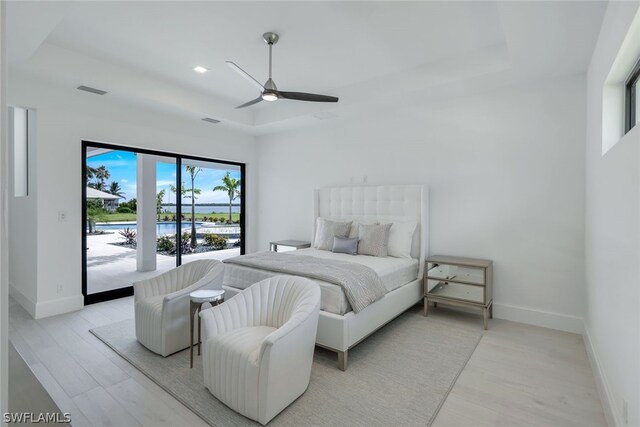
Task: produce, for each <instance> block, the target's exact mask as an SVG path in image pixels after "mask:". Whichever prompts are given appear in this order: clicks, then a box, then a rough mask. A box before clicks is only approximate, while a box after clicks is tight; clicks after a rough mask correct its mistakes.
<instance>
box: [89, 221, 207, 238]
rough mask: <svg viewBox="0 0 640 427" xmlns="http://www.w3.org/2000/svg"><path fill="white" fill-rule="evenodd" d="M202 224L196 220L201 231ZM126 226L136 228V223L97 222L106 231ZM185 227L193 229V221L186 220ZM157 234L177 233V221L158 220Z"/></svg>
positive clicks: (183, 223)
mask: <svg viewBox="0 0 640 427" xmlns="http://www.w3.org/2000/svg"><path fill="white" fill-rule="evenodd" d="M201 226H202V221H196V230H197V231H201V230H200V228H201ZM125 228H129V229H130V230H134V231H135V230H136V229H137V227H136V223H128V222H111V223H109V224H96V227H95V229H96V230H98V231H99V230H104V231H107V230H109V231H117V230H124V229H125ZM185 228H188V229H191V222H188V221H184V222H182V229H183V230H184V229H185ZM156 234H158V235H161V234H176V223H175V222H158V223H157V224H156Z"/></svg>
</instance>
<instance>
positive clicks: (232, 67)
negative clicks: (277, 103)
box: [225, 61, 264, 92]
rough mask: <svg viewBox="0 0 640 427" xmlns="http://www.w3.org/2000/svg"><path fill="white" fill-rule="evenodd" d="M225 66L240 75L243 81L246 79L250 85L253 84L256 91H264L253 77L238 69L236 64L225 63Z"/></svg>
mask: <svg viewBox="0 0 640 427" xmlns="http://www.w3.org/2000/svg"><path fill="white" fill-rule="evenodd" d="M225 62H226V64H227V65H228V66H229V68H231V69H232V70H234V71H235V72H236V73H238V74H240V75H241V76H242V77H244V78H245V79H247V80H248V81H249V82H250V83H251V84H253V85H254V86H255V87H256V89H258V90H259V91H260V92H262V91H263V90H264V87H263V86H262V85H261V84H260V82H258V81H257V80H256V79H254V78H253V77H251V74H249V73H247V72H246V71H245V70H243V69H242V68H240V67H239V66H238V65H237V64H235V63H234V62H231V61H225Z"/></svg>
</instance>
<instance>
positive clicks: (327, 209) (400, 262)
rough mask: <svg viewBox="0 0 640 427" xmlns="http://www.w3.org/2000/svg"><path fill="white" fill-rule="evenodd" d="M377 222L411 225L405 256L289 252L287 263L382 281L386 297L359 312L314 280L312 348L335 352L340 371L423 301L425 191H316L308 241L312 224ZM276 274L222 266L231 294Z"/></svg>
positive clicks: (334, 290)
mask: <svg viewBox="0 0 640 427" xmlns="http://www.w3.org/2000/svg"><path fill="white" fill-rule="evenodd" d="M317 218H325V219H329V220H335V221H359V222H371V221H379V222H381V223H389V222H394V223H395V222H407V221H411V222H415V223H416V224H417V225H416V228H415V230H414V232H413V236H412V239H411V255H410V257H408V258H395V257H374V256H367V255H355V256H354V255H347V254H340V253H333V252H331V251H325V250H318V249H314V248H310V249H302V250H297V251H292V252H287V254H288V256H289V259H293V258H295V257H296V256H311V257H314V258H320V259H329V260H339V261H346V262H349V263H355V264H361V265H365V266H367V267H369V268H371V269H372V270H374V271H375V272H376V273H377V275H378V276H379V277H380V279H381V281H382V284H383V286H384V288H385V294H384V296H383V297H382V298H380V299H379V300H377V301H375V302H373V303H372V304H370V305H368V306H367V307H366V308H364V309H362V310H360V311H358V312H357V313H356V312H354V310H352V309H351V306H350V304H349V302H348V299H347V298H346V297H345V292H344V291H343V289H342V288H341V287H340V286H338V285H335V284H332V283H328V282H326V281H323V280H316V281H317V282H318V283H319V285H320V289H321V294H322V295H321V312H320V320H319V323H318V333H317V337H316V344H317V345H318V346H321V347H324V348H327V349H330V350H333V351H335V352H337V354H338V367H339V368H340V369H342V370H346V368H347V362H348V351H349V349H350V348H353V347H354V346H355V345H357V344H358V343H359V342H360V341H362V340H363V339H365V338H366V337H367V336H369V335H370V334H372V333H373V332H375V331H376V330H377V329H379V328H380V327H382V326H383V325H385V324H386V323H387V322H389V321H390V320H393V319H394V318H395V317H397V316H398V315H400V314H401V313H403V312H404V311H405V310H407V309H408V308H410V307H411V306H413V305H415V304H416V303H418V302H420V301H421V300H422V297H423V288H422V286H423V283H422V277H423V269H424V259H425V257H426V256H427V251H428V238H427V236H428V193H427V189H426V188H425V187H424V186H422V185H388V186H357V187H354V186H351V187H331V188H323V189H319V190H316V191H315V193H314V216H313V227H312V241H314V239H315V232H316V220H317ZM277 274H280V273H278V272H274V271H270V270H264V269H260V268H255V267H248V266H244V265H236V264H226V266H225V278H224V288H225V289H226V290H227V291H229V293H230V294H235V293H237V292H239V291H240V290H242V289H245V288H246V287H248V286H250V285H251V284H253V283H256V282H258V281H260V280H263V279H265V278H267V277H271V276H274V275H277Z"/></svg>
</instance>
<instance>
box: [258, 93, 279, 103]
mask: <svg viewBox="0 0 640 427" xmlns="http://www.w3.org/2000/svg"><path fill="white" fill-rule="evenodd" d="M262 99H263V100H264V101H269V102H271V101H277V100H278V95H276V94H275V93H273V92H264V93H263V94H262Z"/></svg>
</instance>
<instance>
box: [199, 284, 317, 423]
mask: <svg viewBox="0 0 640 427" xmlns="http://www.w3.org/2000/svg"><path fill="white" fill-rule="evenodd" d="M319 313H320V287H319V286H318V284H317V283H315V282H312V281H311V280H308V279H305V278H302V277H293V276H274V277H271V278H268V279H265V280H263V281H261V282H258V283H256V284H254V285H252V286H250V287H248V288H247V289H245V290H243V291H242V292H240V293H238V294H237V295H236V296H234V297H233V298H231V299H230V300H227V301H226V302H225V303H223V304H221V305H219V306H215V307H211V308H209V309H207V310H204V311H202V312H201V313H200V317H201V319H202V325H203V327H202V332H203V338H202V342H203V356H202V363H203V373H204V385H205V386H206V387H207V388H208V389H209V391H210V392H211V393H212V394H213V395H214V396H215V397H216V398H218V400H220V401H221V402H222V403H224V404H225V405H227V406H228V407H230V408H231V409H233V410H234V411H237V412H239V413H240V414H242V415H244V416H246V417H248V418H251V419H252V420H255V421H258V422H259V423H261V424H263V425H264V424H267V423H268V422H269V421H270V420H271V419H272V418H273V417H275V416H276V415H278V414H279V413H280V412H281V411H282V410H283V409H284V408H286V407H287V406H289V405H290V404H291V403H292V402H293V401H294V400H296V399H297V398H298V397H299V396H300V395H301V394H302V393H304V392H305V390H306V389H307V387H308V386H309V380H310V378H311V365H312V363H313V352H314V349H315V342H316V332H317V330H318V317H319Z"/></svg>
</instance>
